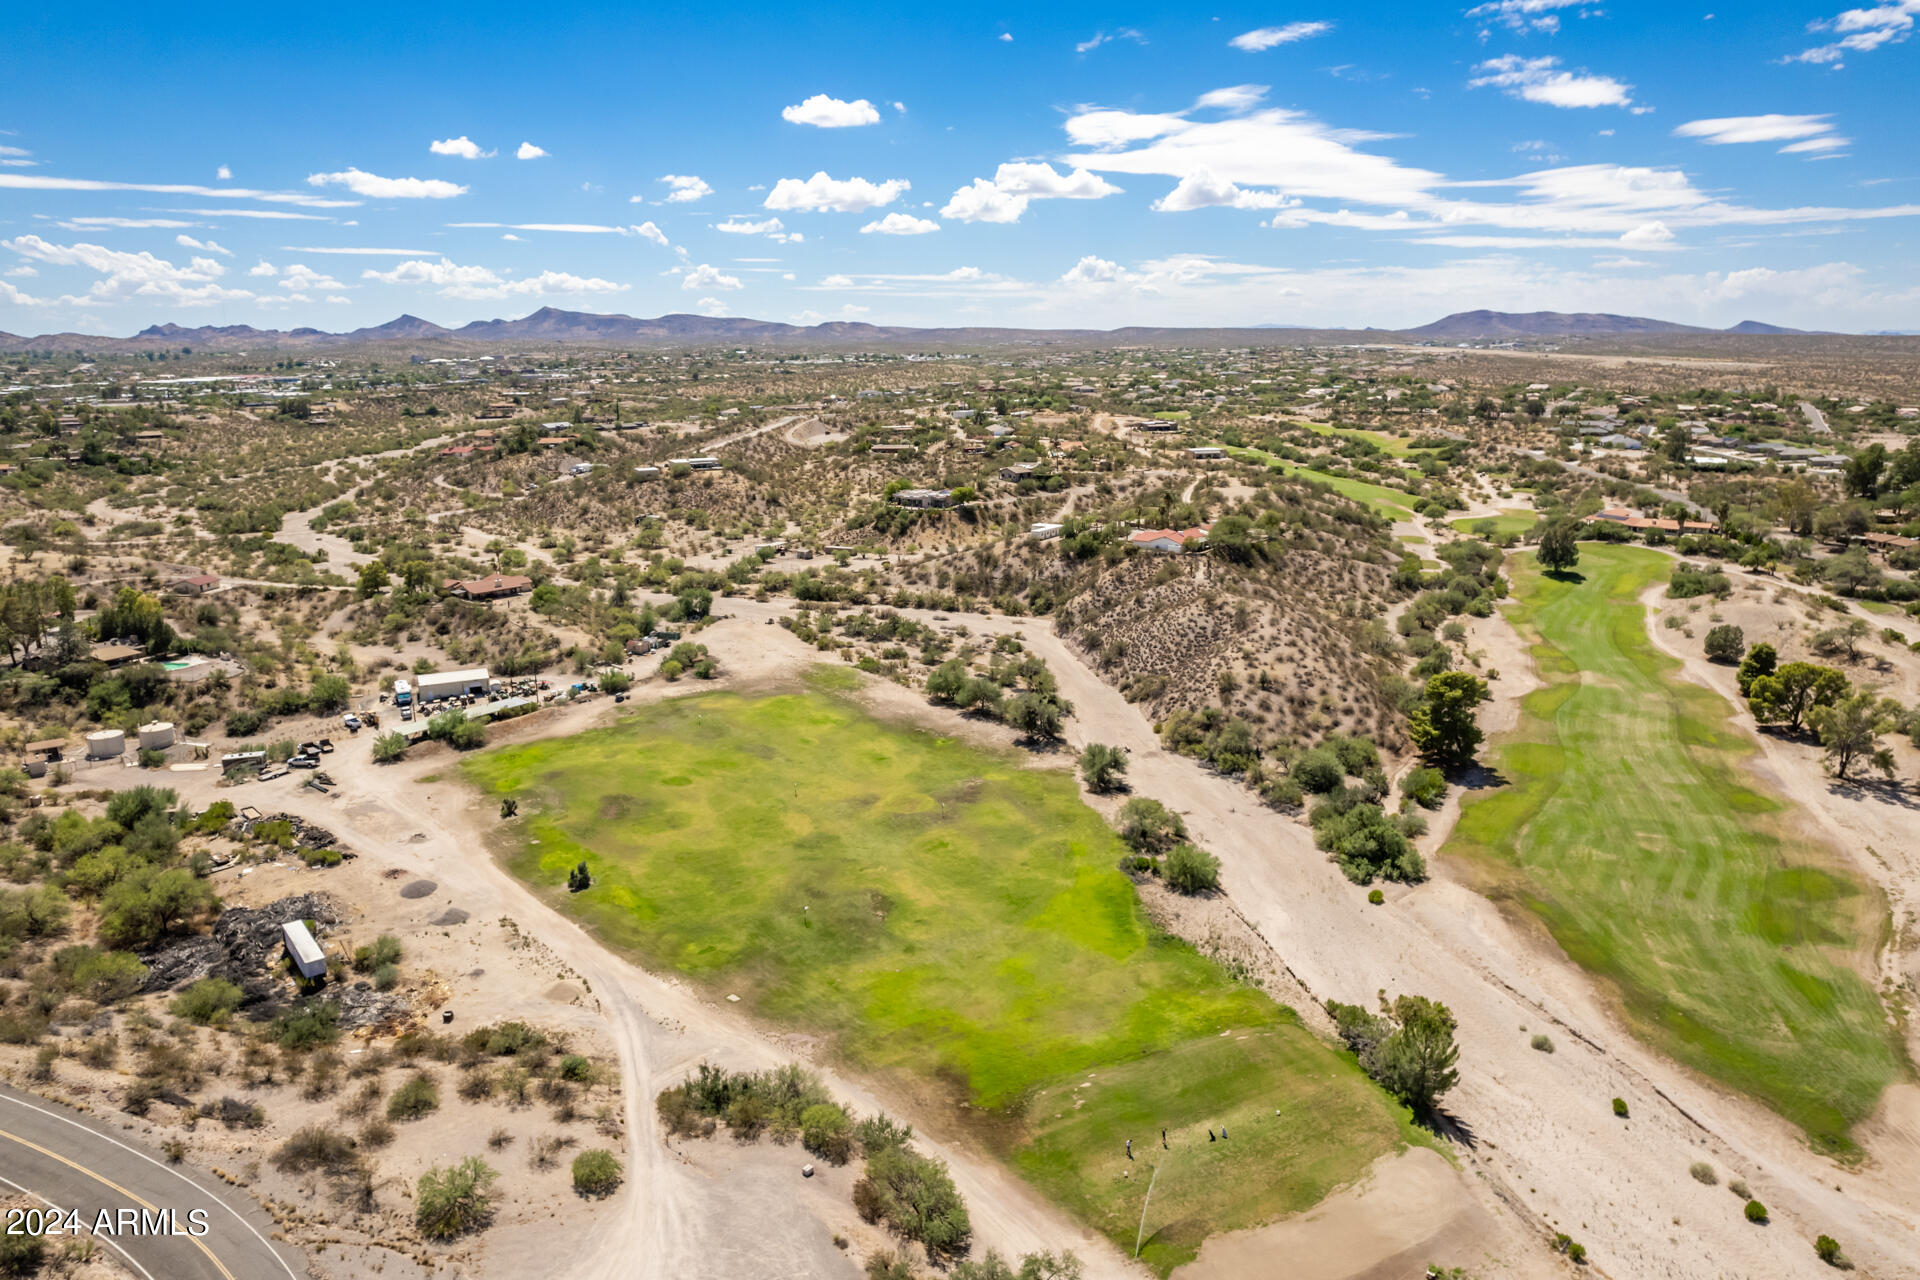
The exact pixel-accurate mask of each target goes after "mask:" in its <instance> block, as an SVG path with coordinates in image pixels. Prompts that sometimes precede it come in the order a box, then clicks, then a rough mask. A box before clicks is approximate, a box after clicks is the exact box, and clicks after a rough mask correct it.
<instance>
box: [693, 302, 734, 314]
mask: <svg viewBox="0 0 1920 1280" xmlns="http://www.w3.org/2000/svg"><path fill="white" fill-rule="evenodd" d="M693 305H694V306H696V307H698V308H699V309H700V311H701V313H702V314H704V315H710V316H723V315H725V314H727V304H726V303H724V302H722V301H720V299H718V298H702V299H700V301H698V302H696V303H694V304H693Z"/></svg>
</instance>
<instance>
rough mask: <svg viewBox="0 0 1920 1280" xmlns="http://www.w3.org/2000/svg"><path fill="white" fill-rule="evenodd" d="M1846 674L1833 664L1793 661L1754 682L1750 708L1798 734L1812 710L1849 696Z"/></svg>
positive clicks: (1764, 721)
mask: <svg viewBox="0 0 1920 1280" xmlns="http://www.w3.org/2000/svg"><path fill="white" fill-rule="evenodd" d="M1850 688H1851V685H1850V684H1849V683H1848V681H1847V678H1846V676H1844V675H1842V674H1841V673H1840V672H1838V671H1836V670H1835V669H1834V668H1832V667H1823V666H1820V665H1818V664H1816V663H1812V662H1789V663H1787V664H1786V665H1785V666H1783V667H1781V668H1780V669H1779V670H1778V671H1776V672H1774V673H1773V674H1772V675H1770V676H1761V677H1759V678H1758V679H1756V680H1755V681H1754V682H1753V686H1752V688H1751V690H1750V691H1749V692H1748V694H1747V707H1748V709H1749V710H1751V711H1752V712H1753V718H1754V719H1755V720H1758V721H1759V722H1760V723H1761V724H1778V725H1784V726H1786V729H1787V732H1789V733H1798V732H1800V729H1801V726H1802V725H1803V724H1804V723H1805V721H1806V716H1807V713H1808V712H1809V711H1812V710H1813V709H1814V708H1815V707H1830V706H1832V705H1833V704H1834V703H1836V702H1838V701H1840V699H1842V698H1844V697H1846V696H1847V691H1848V690H1849V689H1850Z"/></svg>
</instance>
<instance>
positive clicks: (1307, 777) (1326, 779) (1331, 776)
mask: <svg viewBox="0 0 1920 1280" xmlns="http://www.w3.org/2000/svg"><path fill="white" fill-rule="evenodd" d="M1287 774H1288V776H1289V777H1291V778H1292V779H1293V780H1294V781H1295V782H1297V783H1299V784H1300V786H1301V788H1302V789H1303V790H1305V791H1307V792H1308V793H1310V794H1312V795H1316V796H1318V795H1325V794H1326V793H1327V792H1329V791H1331V790H1333V789H1334V788H1335V787H1337V786H1339V785H1340V784H1341V783H1342V782H1344V781H1345V780H1346V777H1347V770H1346V766H1345V765H1343V764H1341V763H1340V757H1339V756H1337V755H1335V754H1334V753H1333V752H1332V751H1331V750H1329V749H1328V748H1326V747H1324V746H1320V747H1315V748H1314V749H1313V750H1311V751H1309V752H1307V753H1306V754H1305V755H1303V756H1301V757H1300V758H1299V759H1298V760H1295V761H1294V762H1293V768H1291V769H1289V770H1288V771H1287Z"/></svg>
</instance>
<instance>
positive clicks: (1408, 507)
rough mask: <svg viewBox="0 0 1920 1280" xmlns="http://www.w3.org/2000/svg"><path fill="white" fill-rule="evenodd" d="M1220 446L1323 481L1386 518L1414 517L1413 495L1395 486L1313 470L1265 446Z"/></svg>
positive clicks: (1236, 455) (1291, 473)
mask: <svg viewBox="0 0 1920 1280" xmlns="http://www.w3.org/2000/svg"><path fill="white" fill-rule="evenodd" d="M1221 447H1223V448H1225V449H1226V451H1227V454H1228V456H1230V457H1234V458H1239V459H1240V460H1241V461H1243V462H1258V463H1263V464H1264V465H1266V466H1269V467H1274V468H1277V469H1278V470H1279V471H1280V472H1281V473H1282V474H1283V475H1289V476H1298V477H1299V478H1300V479H1302V480H1309V481H1312V482H1313V483H1315V484H1323V485H1326V486H1327V487H1328V488H1329V489H1332V490H1333V491H1334V492H1335V493H1338V494H1340V495H1341V496H1343V497H1347V498H1351V499H1353V500H1354V501H1355V502H1357V503H1359V504H1360V505H1361V506H1363V507H1370V508H1372V509H1373V510H1374V511H1377V512H1379V513H1380V514H1381V515H1383V516H1385V517H1386V518H1387V519H1389V520H1395V521H1400V520H1411V519H1413V504H1414V501H1415V499H1414V498H1413V497H1412V495H1410V494H1406V493H1402V492H1401V491H1400V490H1398V489H1389V488H1387V487H1386V486H1385V485H1379V484H1368V483H1367V482H1366V481H1364V480H1352V479H1349V478H1348V477H1346V476H1330V475H1327V474H1326V473H1324V472H1321V471H1315V470H1314V469H1313V468H1311V467H1302V466H1298V465H1296V464H1294V463H1291V462H1288V461H1287V460H1286V459H1285V458H1277V457H1275V456H1274V455H1273V454H1271V453H1268V452H1266V451H1265V450H1264V449H1243V448H1237V447H1234V446H1231V445H1223V446H1221Z"/></svg>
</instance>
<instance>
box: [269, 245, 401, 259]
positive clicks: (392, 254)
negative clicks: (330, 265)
mask: <svg viewBox="0 0 1920 1280" xmlns="http://www.w3.org/2000/svg"><path fill="white" fill-rule="evenodd" d="M280 248H281V250H282V251H283V252H285V253H334V254H341V255H345V256H348V257H358V258H424V257H431V256H433V250H431V249H362V248H360V247H358V246H357V245H356V246H349V247H326V248H323V247H320V246H316V245H310V244H309V245H300V244H283V245H281V246H280Z"/></svg>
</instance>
